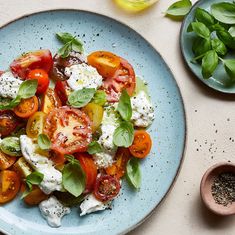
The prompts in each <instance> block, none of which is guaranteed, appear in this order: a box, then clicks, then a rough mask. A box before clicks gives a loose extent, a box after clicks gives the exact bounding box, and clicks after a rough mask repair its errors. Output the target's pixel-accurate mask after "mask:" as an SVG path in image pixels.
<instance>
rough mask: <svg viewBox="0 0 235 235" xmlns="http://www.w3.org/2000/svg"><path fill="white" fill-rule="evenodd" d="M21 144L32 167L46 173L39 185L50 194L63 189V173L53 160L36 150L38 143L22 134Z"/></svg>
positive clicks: (24, 154)
mask: <svg viewBox="0 0 235 235" xmlns="http://www.w3.org/2000/svg"><path fill="white" fill-rule="evenodd" d="M20 146H21V151H22V154H23V157H24V158H25V160H26V161H27V162H28V163H29V164H30V165H31V167H32V168H33V169H34V170H36V171H38V172H40V173H42V174H43V175H44V177H43V180H42V182H41V183H40V185H39V187H40V189H41V190H42V191H43V192H44V193H45V194H50V193H52V192H53V191H55V190H57V191H63V186H62V174H61V172H60V171H58V170H56V169H55V168H54V166H53V162H52V161H51V160H49V159H48V158H47V157H45V156H42V155H40V154H38V153H37V152H36V149H37V145H36V144H34V143H33V141H32V140H31V139H30V138H29V137H27V135H21V136H20Z"/></svg>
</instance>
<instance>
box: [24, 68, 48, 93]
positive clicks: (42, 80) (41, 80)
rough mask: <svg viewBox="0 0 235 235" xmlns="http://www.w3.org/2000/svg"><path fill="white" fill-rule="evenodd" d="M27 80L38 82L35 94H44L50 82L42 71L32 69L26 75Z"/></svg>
mask: <svg viewBox="0 0 235 235" xmlns="http://www.w3.org/2000/svg"><path fill="white" fill-rule="evenodd" d="M27 79H28V80H31V79H32V80H38V87H37V94H42V93H44V92H46V90H47V88H48V86H49V83H50V80H49V77H48V74H47V73H46V72H45V71H44V70H42V69H34V70H31V71H30V72H29V73H28V76H27Z"/></svg>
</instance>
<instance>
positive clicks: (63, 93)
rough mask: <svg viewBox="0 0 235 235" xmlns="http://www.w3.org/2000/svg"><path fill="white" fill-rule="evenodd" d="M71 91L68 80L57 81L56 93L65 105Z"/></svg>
mask: <svg viewBox="0 0 235 235" xmlns="http://www.w3.org/2000/svg"><path fill="white" fill-rule="evenodd" d="M70 92H71V89H70V87H69V86H68V83H67V82H66V81H57V82H56V84H55V93H56V94H57V95H58V97H59V98H60V100H61V102H62V104H63V105H66V103H67V100H68V96H69V94H70Z"/></svg>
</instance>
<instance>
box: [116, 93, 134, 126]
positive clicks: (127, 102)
mask: <svg viewBox="0 0 235 235" xmlns="http://www.w3.org/2000/svg"><path fill="white" fill-rule="evenodd" d="M117 111H118V112H119V113H120V115H121V117H122V118H123V119H124V120H125V121H130V119H131V116H132V108H131V99H130V96H129V95H128V93H127V91H126V90H123V92H122V94H121V96H120V99H119V102H118V107H117Z"/></svg>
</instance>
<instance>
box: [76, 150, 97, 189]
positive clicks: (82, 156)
mask: <svg viewBox="0 0 235 235" xmlns="http://www.w3.org/2000/svg"><path fill="white" fill-rule="evenodd" d="M74 156H75V157H76V158H77V159H78V160H79V162H80V164H81V167H82V169H83V170H84V172H85V174H86V189H85V192H86V193H88V192H92V191H93V189H94V186H95V181H96V177H97V167H96V165H95V163H94V160H93V158H92V156H91V155H90V154H88V153H75V154H74Z"/></svg>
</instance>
